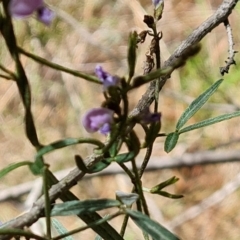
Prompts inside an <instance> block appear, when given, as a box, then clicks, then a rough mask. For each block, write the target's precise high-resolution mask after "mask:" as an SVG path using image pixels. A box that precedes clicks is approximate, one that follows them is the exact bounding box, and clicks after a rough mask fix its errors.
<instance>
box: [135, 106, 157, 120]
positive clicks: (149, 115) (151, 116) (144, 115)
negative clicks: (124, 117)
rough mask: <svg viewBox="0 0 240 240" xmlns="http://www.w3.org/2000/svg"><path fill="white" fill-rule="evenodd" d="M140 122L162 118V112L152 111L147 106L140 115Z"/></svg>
mask: <svg viewBox="0 0 240 240" xmlns="http://www.w3.org/2000/svg"><path fill="white" fill-rule="evenodd" d="M138 118H139V122H140V123H142V124H150V123H154V122H159V121H160V120H161V113H151V112H150V110H149V108H146V109H145V110H144V111H143V112H142V113H141V114H140V115H139V116H138Z"/></svg>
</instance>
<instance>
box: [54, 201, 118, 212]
mask: <svg viewBox="0 0 240 240" xmlns="http://www.w3.org/2000/svg"><path fill="white" fill-rule="evenodd" d="M120 205H121V203H120V202H119V201H117V200H111V199H92V200H85V201H68V202H64V203H59V204H55V205H54V206H53V208H52V211H51V216H69V215H79V214H83V213H89V212H95V211H100V210H103V209H107V208H112V207H119V206H120Z"/></svg>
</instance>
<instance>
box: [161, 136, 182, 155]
mask: <svg viewBox="0 0 240 240" xmlns="http://www.w3.org/2000/svg"><path fill="white" fill-rule="evenodd" d="M178 138H179V133H178V132H172V133H169V134H168V135H167V138H166V140H165V143H164V151H165V152H167V153H169V152H171V151H172V150H173V149H174V148H175V146H176V144H177V142H178Z"/></svg>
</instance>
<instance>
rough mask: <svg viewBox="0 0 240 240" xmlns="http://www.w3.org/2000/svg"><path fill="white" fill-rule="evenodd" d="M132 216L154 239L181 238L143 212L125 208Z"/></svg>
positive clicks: (168, 239) (174, 239)
mask: <svg viewBox="0 0 240 240" xmlns="http://www.w3.org/2000/svg"><path fill="white" fill-rule="evenodd" d="M125 211H126V213H127V214H128V215H129V216H130V218H131V219H132V220H133V221H134V222H135V223H136V225H138V227H139V228H141V229H142V230H143V231H144V232H146V233H148V234H149V235H150V236H151V237H152V238H153V239H156V240H179V238H178V237H176V236H175V235H174V234H173V233H171V232H170V231H168V230H167V229H166V228H164V227H163V226H162V225H160V224H159V223H157V222H156V221H153V220H152V219H150V218H149V217H148V216H146V215H143V214H142V213H141V212H137V211H133V210H130V209H126V210H125Z"/></svg>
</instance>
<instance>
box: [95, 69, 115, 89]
mask: <svg viewBox="0 0 240 240" xmlns="http://www.w3.org/2000/svg"><path fill="white" fill-rule="evenodd" d="M95 73H96V75H97V77H98V78H99V79H100V81H101V82H102V83H103V89H104V91H105V90H107V88H108V87H110V86H116V85H117V84H118V82H119V78H118V77H116V76H112V75H111V74H109V73H108V72H106V71H104V70H103V68H102V67H101V66H100V65H97V66H96V68H95Z"/></svg>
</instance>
